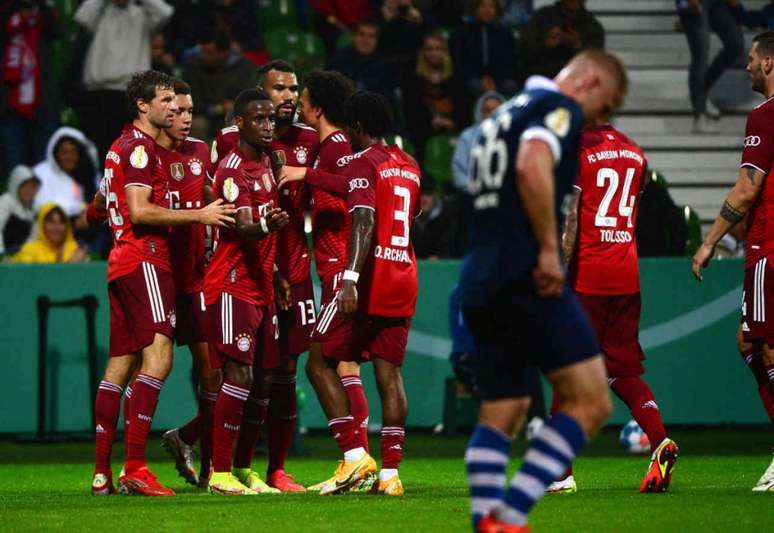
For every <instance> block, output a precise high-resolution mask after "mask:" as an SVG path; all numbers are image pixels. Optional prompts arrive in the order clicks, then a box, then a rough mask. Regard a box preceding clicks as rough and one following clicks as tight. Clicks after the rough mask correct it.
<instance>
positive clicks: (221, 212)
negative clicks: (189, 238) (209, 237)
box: [199, 198, 236, 228]
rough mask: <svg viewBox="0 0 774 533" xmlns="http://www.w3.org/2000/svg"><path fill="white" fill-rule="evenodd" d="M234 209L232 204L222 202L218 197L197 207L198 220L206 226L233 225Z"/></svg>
mask: <svg viewBox="0 0 774 533" xmlns="http://www.w3.org/2000/svg"><path fill="white" fill-rule="evenodd" d="M235 214H236V209H234V206H233V204H224V203H223V199H222V198H218V199H217V200H215V201H214V202H212V203H211V204H207V205H206V206H204V207H203V208H201V209H199V216H200V219H199V222H201V223H202V224H204V225H206V226H225V227H229V228H231V227H234V224H235V223H236V221H235V220H234V215H235Z"/></svg>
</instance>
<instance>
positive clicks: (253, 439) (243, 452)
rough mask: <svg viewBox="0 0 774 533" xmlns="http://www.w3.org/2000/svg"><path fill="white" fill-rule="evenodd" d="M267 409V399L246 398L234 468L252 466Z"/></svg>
mask: <svg viewBox="0 0 774 533" xmlns="http://www.w3.org/2000/svg"><path fill="white" fill-rule="evenodd" d="M268 408H269V399H268V398H254V397H252V396H251V397H248V398H247V402H246V403H245V407H244V415H243V416H242V425H241V426H240V428H239V438H238V439H237V445H236V450H235V452H234V467H236V468H250V466H251V465H252V462H253V453H255V445H256V444H257V443H258V437H259V436H260V435H261V427H262V426H263V423H264V422H265V421H266V411H267V410H268Z"/></svg>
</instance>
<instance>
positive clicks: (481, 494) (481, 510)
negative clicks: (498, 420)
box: [465, 425, 511, 530]
mask: <svg viewBox="0 0 774 533" xmlns="http://www.w3.org/2000/svg"><path fill="white" fill-rule="evenodd" d="M510 449H511V439H510V438H509V437H508V436H507V435H505V434H504V433H501V432H499V431H497V430H496V429H492V428H490V427H487V426H480V425H479V426H476V429H475V430H474V431H473V435H472V436H471V438H470V442H469V443H468V450H467V451H466V452H465V467H466V469H467V471H468V483H469V484H470V504H471V512H472V516H473V529H474V530H476V528H477V527H478V522H479V521H480V520H481V519H482V518H483V517H484V515H486V513H488V512H489V510H490V509H492V507H494V506H495V505H496V504H498V503H500V502H501V501H502V499H503V495H504V494H505V467H506V466H507V465H508V452H509V451H510Z"/></svg>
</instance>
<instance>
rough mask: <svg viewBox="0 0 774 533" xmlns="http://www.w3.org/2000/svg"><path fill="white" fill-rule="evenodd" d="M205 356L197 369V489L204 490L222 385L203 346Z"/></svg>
mask: <svg viewBox="0 0 774 533" xmlns="http://www.w3.org/2000/svg"><path fill="white" fill-rule="evenodd" d="M205 348H206V350H205V351H204V353H205V354H206V355H207V357H206V359H203V360H202V364H201V366H200V367H199V390H200V393H199V394H200V397H199V407H200V410H201V428H202V429H201V437H200V439H199V448H200V459H201V461H200V462H201V464H200V467H199V487H201V488H206V487H207V480H208V479H209V477H210V472H211V471H212V417H213V415H214V414H215V402H217V400H218V392H219V391H220V388H221V385H222V383H223V372H222V371H221V369H219V368H213V366H212V362H211V358H210V355H209V352H210V349H211V348H210V347H209V345H208V344H205Z"/></svg>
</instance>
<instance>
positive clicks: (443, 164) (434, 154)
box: [423, 134, 457, 190]
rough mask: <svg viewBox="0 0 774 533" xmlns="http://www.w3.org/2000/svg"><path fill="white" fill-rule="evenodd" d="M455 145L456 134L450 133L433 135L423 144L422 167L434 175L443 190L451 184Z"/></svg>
mask: <svg viewBox="0 0 774 533" xmlns="http://www.w3.org/2000/svg"><path fill="white" fill-rule="evenodd" d="M456 145H457V136H456V135H451V134H439V135H434V136H432V137H430V139H428V140H427V144H425V156H424V159H425V160H424V166H423V169H424V170H426V171H427V172H430V173H431V174H432V175H433V176H435V179H436V180H437V181H438V184H439V185H440V186H441V187H442V188H443V189H444V190H445V189H448V188H450V187H451V185H452V181H453V179H452V169H451V161H452V157H454V148H455V146H456Z"/></svg>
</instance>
